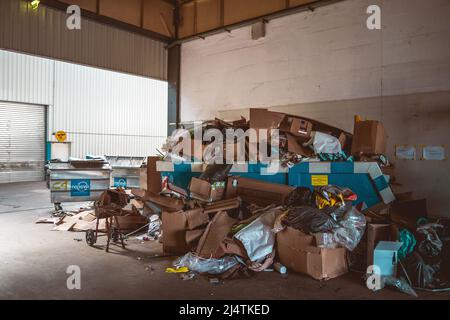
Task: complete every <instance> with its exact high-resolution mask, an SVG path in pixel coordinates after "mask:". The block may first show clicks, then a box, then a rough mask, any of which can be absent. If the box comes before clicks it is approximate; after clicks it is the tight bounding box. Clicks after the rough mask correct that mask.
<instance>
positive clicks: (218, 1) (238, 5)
mask: <svg viewBox="0 0 450 320" xmlns="http://www.w3.org/2000/svg"><path fill="white" fill-rule="evenodd" d="M338 1H342V0H126V1H123V0H41V3H42V4H44V5H47V6H52V7H56V8H60V9H62V10H65V9H66V8H67V5H68V4H76V5H78V6H80V8H81V9H82V16H85V17H88V18H91V19H94V20H97V21H100V22H103V23H106V24H111V25H114V26H116V27H119V28H124V29H127V30H129V31H133V32H137V33H140V34H143V35H146V36H149V37H152V38H154V39H157V40H160V41H163V42H166V43H174V42H178V43H179V42H184V41H188V40H192V39H196V38H202V37H205V36H208V35H210V34H213V33H218V32H223V31H230V30H232V29H234V28H238V27H241V26H243V25H246V24H251V23H254V22H256V21H258V20H270V19H273V18H276V17H279V16H282V15H287V14H291V13H294V12H298V11H306V10H314V9H315V8H317V7H319V6H323V5H327V4H331V3H334V2H338Z"/></svg>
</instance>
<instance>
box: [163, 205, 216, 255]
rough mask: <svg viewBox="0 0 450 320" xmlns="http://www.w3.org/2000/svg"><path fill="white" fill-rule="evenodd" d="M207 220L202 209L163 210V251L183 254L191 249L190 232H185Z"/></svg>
mask: <svg viewBox="0 0 450 320" xmlns="http://www.w3.org/2000/svg"><path fill="white" fill-rule="evenodd" d="M208 222H209V219H208V215H206V214H205V213H204V212H203V210H202V209H194V210H190V211H178V212H163V214H162V231H163V236H162V239H163V251H164V252H166V253H175V254H184V253H186V252H188V251H190V249H191V243H188V242H192V241H193V240H192V234H191V233H189V234H186V233H187V231H189V230H190V228H192V229H194V228H198V227H200V226H201V225H202V224H203V225H205V224H206V223H208Z"/></svg>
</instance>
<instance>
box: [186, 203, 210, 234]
mask: <svg viewBox="0 0 450 320" xmlns="http://www.w3.org/2000/svg"><path fill="white" fill-rule="evenodd" d="M184 214H185V215H186V223H187V229H188V230H194V229H196V228H198V227H201V226H203V225H205V224H207V223H209V218H208V214H206V213H205V212H204V211H203V209H202V208H198V209H193V210H189V211H185V212H184Z"/></svg>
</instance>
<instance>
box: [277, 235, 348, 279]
mask: <svg viewBox="0 0 450 320" xmlns="http://www.w3.org/2000/svg"><path fill="white" fill-rule="evenodd" d="M313 243H314V237H313V236H310V235H306V234H304V233H303V232H301V231H299V230H296V229H293V228H291V227H287V228H286V229H285V230H283V231H281V232H279V233H277V253H278V258H279V260H280V262H281V264H283V265H284V266H286V267H287V268H288V270H291V271H295V272H300V273H304V274H307V275H309V276H311V277H313V278H314V279H317V280H327V279H331V278H336V277H338V276H341V275H343V274H345V273H347V272H348V266H347V260H346V256H345V255H346V251H345V248H334V249H325V248H318V247H316V246H313Z"/></svg>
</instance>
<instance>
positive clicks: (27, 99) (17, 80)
mask: <svg viewBox="0 0 450 320" xmlns="http://www.w3.org/2000/svg"><path fill="white" fill-rule="evenodd" d="M0 1H1V0H0ZM53 66H54V62H53V61H51V60H48V59H39V58H36V57H33V56H29V55H24V54H21V55H19V54H17V53H14V52H8V51H2V50H0V100H4V101H13V102H24V103H32V104H42V105H52V104H53V73H54V72H53V71H54V70H53Z"/></svg>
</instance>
